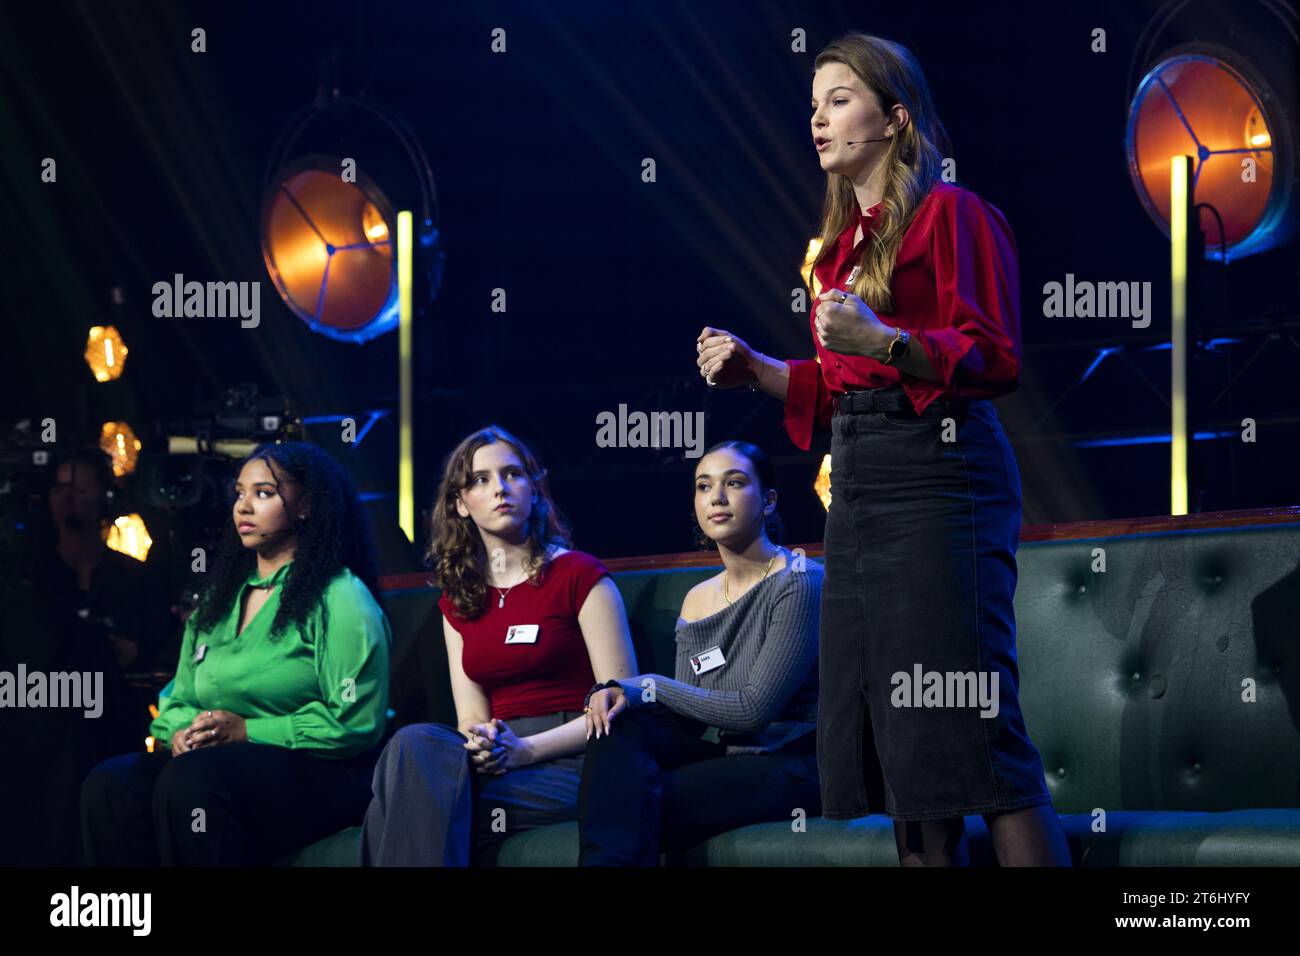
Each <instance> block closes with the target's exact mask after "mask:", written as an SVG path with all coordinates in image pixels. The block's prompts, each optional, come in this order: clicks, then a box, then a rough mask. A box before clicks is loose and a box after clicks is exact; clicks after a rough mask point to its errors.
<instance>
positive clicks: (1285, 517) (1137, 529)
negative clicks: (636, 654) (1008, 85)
mask: <svg viewBox="0 0 1300 956" xmlns="http://www.w3.org/2000/svg"><path fill="white" fill-rule="evenodd" d="M1297 523H1300V505H1290V506H1287V507H1281V508H1256V509H1253V510H1249V511H1207V512H1204V513H1201V514H1194V515H1155V516H1153V517H1148V518H1103V519H1102V520H1100V521H1070V522H1063V523H1061V524H1031V525H1025V526H1023V527H1022V528H1021V529H1020V540H1021V541H1022V542H1026V541H1073V540H1079V539H1084V538H1113V537H1118V536H1120V535H1129V534H1157V533H1160V532H1165V531H1195V530H1201V529H1211V528H1214V529H1223V528H1241V527H1253V526H1258V525H1272V524H1297ZM790 547H791V548H802V549H803V551H804V553H805V554H807V555H808V556H809V557H813V558H820V557H822V555H823V554H824V553H825V549H824V548H823V547H822V544H821V542H808V543H805V544H798V545H790ZM601 560H602V561H604V562H605V566H606V567H607V568H609V569H610V570H611V571H662V570H666V569H669V568H716V567H720V566H721V562H719V560H718V555H717V552H715V551H680V552H677V553H675V554H642V555H634V556H632V557H626V558H602V559H601ZM428 577H429V576H428V574H427V573H425V572H417V573H414V574H388V575H384V576H383V577H381V578H380V579H379V584H380V588H381V589H382V590H384V591H404V590H409V589H412V588H423V587H427V580H428Z"/></svg>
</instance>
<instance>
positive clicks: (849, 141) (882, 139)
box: [844, 136, 892, 146]
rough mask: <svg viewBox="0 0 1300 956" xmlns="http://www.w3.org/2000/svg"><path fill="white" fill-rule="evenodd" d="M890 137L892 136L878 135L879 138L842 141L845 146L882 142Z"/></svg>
mask: <svg viewBox="0 0 1300 956" xmlns="http://www.w3.org/2000/svg"><path fill="white" fill-rule="evenodd" d="M891 138H892V137H889V136H882V137H880V138H879V139H846V140H845V141H844V145H845V146H857V145H858V144H859V143H883V142H885V141H886V140H888V139H891Z"/></svg>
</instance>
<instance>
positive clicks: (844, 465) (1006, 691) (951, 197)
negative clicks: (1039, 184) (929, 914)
mask: <svg viewBox="0 0 1300 956" xmlns="http://www.w3.org/2000/svg"><path fill="white" fill-rule="evenodd" d="M812 138H813V140H814V144H815V148H816V149H817V152H818V157H819V160H820V162H821V166H822V168H823V169H824V170H825V171H826V174H827V187H826V199H825V202H824V204H823V209H822V216H821V227H822V228H821V231H820V234H821V236H822V237H823V240H824V241H823V242H822V243H821V246H820V248H819V249H818V251H817V252H816V253H815V255H814V256H813V259H812V262H811V263H805V265H806V266H811V286H812V291H813V295H814V297H815V299H814V307H813V312H812V314H811V315H810V316H809V320H810V323H811V328H812V335H813V342H814V345H815V347H816V350H817V358H816V360H790V361H784V362H782V361H779V360H776V359H772V358H769V357H767V356H765V355H762V354H761V353H759V352H756V351H754V350H753V349H750V348H749V347H748V346H747V345H746V344H745V343H744V342H743V341H741V340H740V339H739V338H737V337H736V336H734V335H732V334H731V333H729V332H726V331H723V330H721V329H715V328H705V329H704V330H703V331H702V332H701V333H700V336H699V339H698V342H697V345H696V350H697V352H698V353H699V358H698V365H699V369H700V374H701V375H703V376H704V378H705V379H706V381H707V382H709V384H710V385H712V386H714V387H720V388H726V387H734V386H736V385H742V384H750V385H753V386H755V387H756V388H759V389H762V390H763V391H764V392H767V393H768V394H769V395H774V396H776V397H777V398H780V399H782V400H783V401H784V402H785V428H786V431H787V432H788V433H789V435H790V438H791V439H792V440H793V441H794V442H795V444H796V445H798V446H799V447H800V448H803V449H804V450H807V449H808V448H809V446H810V445H811V441H812V433H813V431H814V430H817V431H826V430H829V431H830V432H831V489H832V500H831V505H830V509H829V511H828V513H827V517H826V533H825V546H826V556H825V568H826V575H825V581H824V586H823V591H822V612H821V665H820V679H821V706H820V712H819V717H818V727H817V744H818V749H817V762H818V765H819V767H820V771H821V784H822V804H823V810H822V813H823V815H824V816H826V817H829V818H832V819H852V818H856V817H860V816H863V815H866V814H868V813H872V812H880V811H882V810H883V811H884V812H885V813H886V814H888V815H889V817H890V818H892V819H893V821H894V833H895V838H896V841H897V844H898V856H899V861H900V862H901V863H902V864H903V865H905V866H908V865H917V866H923V865H939V866H942V865H954V864H956V865H961V864H965V863H966V862H968V859H969V856H968V850H967V846H966V840H965V827H964V820H963V817H964V816H967V815H972V814H981V815H983V816H984V819H985V820H986V821H987V823H988V826H989V832H990V835H991V837H992V841H993V847H994V850H995V851H996V853H997V857H998V861H999V863H1001V864H1002V865H1004V866H1007V865H1064V866H1068V865H1069V864H1070V855H1069V849H1068V847H1067V845H1066V841H1065V836H1064V833H1063V831H1062V829H1061V825H1060V821H1059V820H1058V819H1057V817H1056V813H1055V812H1054V811H1053V809H1052V804H1051V796H1050V795H1049V794H1048V791H1047V786H1046V782H1045V780H1044V777H1043V766H1042V761H1041V759H1040V758H1039V755H1038V751H1037V750H1036V749H1035V747H1034V745H1033V743H1032V741H1031V740H1030V739H1029V735H1028V733H1027V732H1026V729H1025V723H1024V719H1023V717H1022V716H1021V712H1020V704H1019V699H1018V693H1017V684H1018V670H1017V666H1016V647H1015V611H1014V607H1013V603H1012V599H1013V595H1014V593H1015V587H1016V558H1015V552H1016V546H1017V544H1018V541H1019V535H1020V517H1021V491H1020V473H1019V469H1018V467H1017V464H1016V458H1015V453H1014V452H1013V451H1012V449H1011V445H1010V443H1009V442H1008V441H1007V437H1006V435H1005V433H1004V432H1003V430H1002V425H1001V423H1000V422H999V420H998V415H997V412H996V411H995V410H994V409H993V406H992V404H991V403H990V401H989V399H991V398H994V397H996V396H999V395H1005V394H1007V393H1008V392H1011V391H1013V390H1014V389H1015V388H1016V387H1017V385H1018V384H1019V376H1020V318H1019V302H1018V300H1019V274H1018V266H1017V261H1016V258H1017V253H1016V246H1015V240H1014V238H1013V237H1012V234H1011V228H1010V226H1008V225H1007V221H1006V218H1005V217H1004V216H1003V215H1002V213H1001V212H1000V211H998V210H997V209H996V208H994V207H993V206H992V205H990V204H989V203H987V202H985V201H984V200H982V199H981V198H980V197H979V196H977V195H975V194H974V193H972V192H969V191H968V190H965V189H962V188H960V187H958V186H955V185H951V184H949V183H945V182H942V181H941V178H940V177H941V172H942V167H943V161H944V158H945V157H946V156H948V155H950V153H949V151H948V141H947V134H946V132H945V131H944V128H943V125H942V123H941V122H940V121H939V118H938V117H937V116H936V115H935V111H934V107H933V105H932V103H931V100H930V94H929V89H928V86H927V84H926V80H925V76H924V74H923V73H922V72H921V68H920V66H919V64H918V63H917V62H916V60H915V58H914V57H913V56H912V54H911V53H910V52H909V51H908V50H907V49H906V48H904V47H902V46H900V45H899V44H897V43H893V42H890V41H888V40H884V39H881V38H878V37H872V36H866V35H863V34H860V33H852V34H848V35H847V36H844V37H842V38H840V39H839V40H836V41H835V42H834V43H832V44H830V45H829V46H828V47H826V48H825V49H824V50H822V51H821V53H819V54H818V56H817V59H816V63H815V73H814V77H813V83H812ZM931 672H938V673H939V674H940V675H943V677H944V678H945V680H944V684H945V686H948V687H951V686H953V683H952V681H951V680H950V679H949V678H956V677H958V675H962V676H964V677H965V680H966V681H967V684H966V686H968V687H971V688H972V689H974V688H976V687H979V688H982V689H984V690H985V691H986V692H987V694H986V695H981V694H978V693H972V694H971V695H970V696H969V698H965V697H962V696H958V695H954V696H953V698H952V699H946V698H944V697H943V695H939V699H938V700H936V699H935V698H934V697H933V696H932V695H929V694H927V695H923V690H924V689H925V686H926V685H927V684H928V682H927V680H925V679H922V680H921V681H919V682H918V681H916V680H915V679H916V677H918V676H919V675H921V674H929V673H931ZM913 683H921V684H922V686H920V687H913V686H912V684H913ZM980 696H985V702H984V703H983V704H982V703H981V702H980V701H979V700H978V699H976V698H978V697H980Z"/></svg>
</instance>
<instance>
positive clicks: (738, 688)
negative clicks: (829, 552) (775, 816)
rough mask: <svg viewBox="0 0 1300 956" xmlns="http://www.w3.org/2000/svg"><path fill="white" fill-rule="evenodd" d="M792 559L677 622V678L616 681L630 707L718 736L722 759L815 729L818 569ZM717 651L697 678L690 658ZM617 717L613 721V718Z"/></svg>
mask: <svg viewBox="0 0 1300 956" xmlns="http://www.w3.org/2000/svg"><path fill="white" fill-rule="evenodd" d="M793 560H794V559H793V558H792V557H789V556H787V558H786V561H787V564H786V566H785V567H784V568H781V569H780V570H779V571H775V572H773V573H772V574H769V575H768V576H767V578H765V579H764V580H762V581H760V582H759V583H758V584H756V585H754V586H753V587H751V588H750V589H749V590H748V591H746V592H745V593H744V594H742V595H741V596H740V597H739V598H737V599H736V601H735V603H733V604H730V605H728V606H727V607H725V608H723V609H722V610H721V611H718V612H717V613H715V614H710V615H709V616H708V617H704V618H700V619H699V620H698V621H689V622H688V621H682V620H680V619H679V620H678V622H677V663H676V671H677V673H676V677H675V679H674V678H669V677H665V676H663V675H661V674H638V675H637V676H636V677H627V678H620V679H619V684H621V685H622V687H623V691H624V693H625V695H626V696H627V701H628V706H629V707H638V706H641V705H643V704H644V703H646V702H647V700H646V698H647V697H649V696H650V694H651V687H647V686H645V685H644V683H643V682H645V681H647V680H651V681H653V682H654V683H653V685H652V689H653V699H654V700H656V701H658V702H659V703H661V704H663V705H664V706H666V707H668V708H669V709H671V710H673V711H676V712H677V713H679V714H682V715H683V716H686V717H691V718H694V719H695V720H699V721H702V722H704V723H706V724H709V725H710V726H713V727H717V728H719V730H720V731H721V734H720V736H719V739H720V740H721V741H722V742H723V743H725V744H726V745H727V755H728V756H734V755H736V754H747V753H764V752H767V751H771V750H776V749H777V748H779V747H781V746H783V745H785V744H788V743H790V742H791V741H793V740H796V739H798V738H799V737H802V736H803V735H804V734H807V733H811V732H812V731H813V730H815V729H816V725H817V641H818V622H819V620H820V615H821V595H822V578H823V575H824V574H825V571H824V569H823V568H822V566H821V565H820V564H818V563H817V562H816V561H814V560H812V559H811V558H806V559H804V567H803V570H799V571H796V570H794V569H793V567H792V564H791V563H790V562H792V561H793ZM713 647H718V648H721V651H722V655H723V657H724V658H725V659H726V663H725V664H724V665H722V666H721V667H718V668H716V669H713V670H708V671H705V672H704V673H702V674H696V673H695V669H694V668H693V667H692V666H691V658H693V657H695V656H697V655H699V654H702V653H704V652H705V651H707V650H709V649H710V648H713ZM615 719H617V718H615Z"/></svg>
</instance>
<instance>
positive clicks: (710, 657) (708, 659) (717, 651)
mask: <svg viewBox="0 0 1300 956" xmlns="http://www.w3.org/2000/svg"><path fill="white" fill-rule="evenodd" d="M725 663H727V659H726V658H725V657H723V656H722V648H721V647H710V648H709V649H708V650H707V651H705V652H704V653H703V654H700V655H699V656H697V657H692V658H691V667H693V668H694V669H695V673H697V674H707V673H708V672H709V671H715V670H717V669H718V668H719V667H721V666H722V665H723V664H725Z"/></svg>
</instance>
